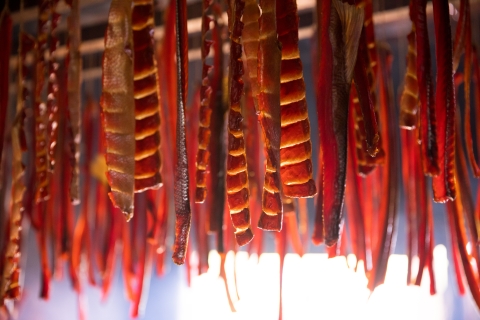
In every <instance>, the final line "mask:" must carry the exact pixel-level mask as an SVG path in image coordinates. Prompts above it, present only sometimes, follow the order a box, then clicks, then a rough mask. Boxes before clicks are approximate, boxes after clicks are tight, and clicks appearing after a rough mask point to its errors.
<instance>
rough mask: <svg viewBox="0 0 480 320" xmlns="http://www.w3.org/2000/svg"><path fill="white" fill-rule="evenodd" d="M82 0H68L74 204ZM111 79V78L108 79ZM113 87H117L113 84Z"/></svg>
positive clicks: (74, 194)
mask: <svg viewBox="0 0 480 320" xmlns="http://www.w3.org/2000/svg"><path fill="white" fill-rule="evenodd" d="M79 1H80V0H67V3H68V4H69V5H70V15H69V16H68V18H67V25H68V44H67V46H68V56H67V59H66V61H67V62H66V65H67V66H68V77H67V92H68V110H69V115H70V124H71V132H72V137H73V139H72V141H71V143H70V149H71V151H72V152H71V154H72V157H71V160H70V161H71V163H72V177H71V180H70V201H71V202H72V203H73V204H78V203H80V190H79V188H80V141H81V131H80V128H81V114H80V112H81V96H80V93H81V72H82V56H81V54H80V43H81V41H82V40H81V33H80V11H79ZM107 81H110V80H107ZM113 87H115V86H114V85H113Z"/></svg>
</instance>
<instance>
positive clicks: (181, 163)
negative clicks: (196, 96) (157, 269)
mask: <svg viewBox="0 0 480 320" xmlns="http://www.w3.org/2000/svg"><path fill="white" fill-rule="evenodd" d="M175 15H176V20H175V31H176V36H177V41H176V44H177V48H176V52H177V73H178V78H177V124H176V147H177V158H176V164H175V177H174V183H175V193H174V198H175V216H176V220H175V242H174V250H173V255H172V259H173V262H175V263H176V264H178V265H181V264H183V263H184V262H185V258H186V253H187V247H188V236H189V233H190V224H191V219H192V214H191V210H190V194H189V185H188V184H189V182H188V181H189V177H188V158H187V139H186V127H185V121H186V118H185V108H186V103H187V89H188V87H187V86H188V30H187V3H186V0H178V1H175Z"/></svg>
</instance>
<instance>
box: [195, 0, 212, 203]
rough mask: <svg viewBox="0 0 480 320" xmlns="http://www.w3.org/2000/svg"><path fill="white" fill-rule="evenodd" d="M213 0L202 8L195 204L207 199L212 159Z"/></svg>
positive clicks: (208, 1)
mask: <svg viewBox="0 0 480 320" xmlns="http://www.w3.org/2000/svg"><path fill="white" fill-rule="evenodd" d="M211 6H212V0H203V7H202V50H201V51H202V52H201V53H202V65H203V66H202V88H201V91H200V115H199V129H198V151H197V159H196V173H195V177H196V179H195V183H196V189H195V202H197V203H202V202H204V201H205V198H206V197H207V186H206V175H207V166H208V162H209V158H210V152H209V151H208V145H209V143H210V135H211V131H210V118H211V115H212V109H211V106H210V104H211V103H212V102H211V97H212V93H213V89H212V86H211V83H210V73H211V69H212V66H211V65H209V64H207V57H208V55H209V53H210V47H211V46H212V44H213V41H212V40H209V39H208V38H207V36H208V35H209V34H210V33H211V32H210V23H211V22H212V21H213V19H212V17H211V16H210V10H211Z"/></svg>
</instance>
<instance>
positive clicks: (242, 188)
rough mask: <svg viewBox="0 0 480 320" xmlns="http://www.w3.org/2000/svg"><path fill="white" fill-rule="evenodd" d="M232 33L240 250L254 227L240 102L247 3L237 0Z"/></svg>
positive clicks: (232, 157) (235, 219)
mask: <svg viewBox="0 0 480 320" xmlns="http://www.w3.org/2000/svg"><path fill="white" fill-rule="evenodd" d="M234 6H235V9H234V10H233V12H234V15H232V16H231V17H230V18H232V19H233V24H232V29H231V30H230V68H229V73H230V75H229V78H230V81H229V83H230V88H229V91H230V95H229V98H230V104H229V109H230V113H229V116H228V156H227V177H226V178H227V180H226V182H227V197H228V206H229V209H230V217H231V219H232V224H233V226H234V228H235V239H236V240H237V244H238V245H239V246H243V245H246V244H247V243H249V242H250V241H251V240H252V239H253V233H252V229H251V227H250V208H249V197H250V188H249V182H248V170H247V154H246V150H245V147H246V146H245V139H244V134H243V127H244V121H243V120H244V119H243V115H242V110H241V106H240V99H241V98H242V96H243V94H244V90H243V88H244V82H243V79H242V77H243V74H244V68H243V61H242V49H243V46H242V38H241V37H242V29H243V22H242V18H243V10H244V7H245V1H244V0H235V2H234Z"/></svg>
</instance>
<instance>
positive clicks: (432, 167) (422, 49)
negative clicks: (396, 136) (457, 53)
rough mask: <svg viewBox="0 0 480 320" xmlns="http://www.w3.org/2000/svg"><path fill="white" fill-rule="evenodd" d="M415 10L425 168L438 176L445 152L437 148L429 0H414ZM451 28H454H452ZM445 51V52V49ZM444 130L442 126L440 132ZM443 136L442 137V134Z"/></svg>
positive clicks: (430, 173)
mask: <svg viewBox="0 0 480 320" xmlns="http://www.w3.org/2000/svg"><path fill="white" fill-rule="evenodd" d="M412 10H413V17H414V18H413V22H414V24H415V35H416V39H417V79H418V90H419V97H420V130H421V131H420V139H421V141H422V163H423V171H424V172H425V174H427V175H431V176H436V175H438V174H439V172H440V168H439V159H438V157H439V154H440V155H441V154H442V153H441V152H439V150H437V148H438V147H437V120H436V116H435V106H434V96H433V82H432V71H431V58H430V47H429V45H430V42H429V40H428V27H427V15H426V0H413V5H412ZM448 29H449V30H450V27H449V28H448ZM449 34H450V33H449ZM444 36H445V34H441V35H440V37H444ZM449 39H450V38H449ZM441 52H442V53H441V54H442V55H443V54H444V52H443V51H441ZM437 91H438V90H437ZM437 116H439V115H437ZM438 122H439V123H438V125H439V126H441V125H442V121H441V119H439V121H438ZM440 130H441V129H440V128H439V131H438V132H440ZM440 138H441V136H439V139H440Z"/></svg>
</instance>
